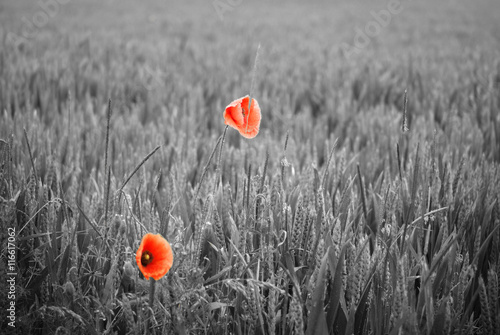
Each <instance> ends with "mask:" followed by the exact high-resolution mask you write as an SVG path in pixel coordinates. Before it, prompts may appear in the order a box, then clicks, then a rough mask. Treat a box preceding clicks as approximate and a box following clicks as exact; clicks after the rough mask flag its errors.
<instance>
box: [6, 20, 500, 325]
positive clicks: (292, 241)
mask: <svg viewBox="0 0 500 335" xmlns="http://www.w3.org/2000/svg"><path fill="white" fill-rule="evenodd" d="M238 27H239V26H238ZM240 28H241V27H239V28H237V29H240ZM177 34H179V35H182V32H181V30H179V31H178V32H177ZM183 38H186V39H188V37H182V36H180V37H179V39H178V42H179V43H178V44H175V43H174V44H173V46H172V47H169V48H168V49H162V48H161V47H158V48H157V49H155V50H154V52H151V51H148V50H146V49H142V48H140V47H134V46H133V43H131V44H132V46H130V45H123V44H120V43H119V42H115V43H113V42H110V41H108V43H102V44H97V45H94V44H93V43H92V41H91V40H90V39H83V40H81V41H78V42H74V41H71V40H66V41H65V40H64V39H61V40H57V39H54V40H53V41H50V42H49V44H48V45H45V46H42V45H39V44H34V45H26V46H23V47H22V48H19V49H18V48H13V47H12V46H10V45H6V44H3V45H2V48H1V49H0V59H1V60H2V62H3V63H2V64H6V63H7V64H9V66H2V67H1V68H0V74H1V80H2V86H1V89H0V107H1V111H2V115H1V117H0V120H1V122H0V139H1V141H0V197H1V198H0V223H1V227H0V228H1V231H3V232H6V231H7V228H8V227H16V232H17V247H18V249H17V264H18V277H17V282H16V293H17V305H16V306H17V316H18V321H17V330H18V331H20V332H21V331H23V332H25V333H30V334H46V333H58V334H101V333H108V334H111V333H117V334H139V333H144V332H146V325H150V327H151V329H150V330H149V331H150V333H154V334H162V333H163V334H174V333H176V334H216V333H218V334H254V333H255V334H289V333H294V334H352V333H355V334H399V333H404V334H407V333H410V334H423V333H436V334H469V333H473V332H474V333H481V334H492V333H494V331H495V330H496V329H498V327H500V317H499V315H500V301H499V291H498V278H499V276H500V259H499V254H500V250H499V245H500V228H499V227H500V204H499V197H500V193H499V190H500V173H499V172H500V171H499V165H498V163H499V162H500V151H499V150H498V149H499V147H500V146H499V145H500V119H499V118H498V109H499V105H500V99H499V98H498V97H499V96H498V94H497V93H498V80H497V79H498V77H499V76H500V72H498V71H499V68H498V64H499V61H500V59H499V58H495V59H494V60H493V62H491V63H487V64H486V65H484V64H481V63H480V62H479V61H477V60H476V59H475V58H474V57H476V56H475V55H474V54H467V53H464V55H462V57H463V58H464V59H468V60H469V61H470V63H471V64H472V65H471V66H472V70H473V71H471V72H470V73H469V72H467V73H465V72H464V71H462V70H461V61H460V60H452V62H451V64H450V65H449V66H451V67H452V68H453V69H454V70H455V71H456V73H457V76H458V77H460V78H461V82H462V83H465V84H464V85H461V84H459V83H455V84H451V85H445V79H444V73H445V72H446V70H445V69H443V68H440V66H439V60H438V59H435V60H434V62H431V63H425V62H424V59H426V58H425V52H422V54H420V55H416V56H415V58H409V59H407V60H404V61H401V60H400V61H399V63H397V60H395V59H389V60H387V61H385V60H379V61H374V60H373V59H374V58H371V56H373V54H372V52H373V50H372V49H367V53H366V55H365V56H362V57H360V58H359V59H357V63H353V62H351V61H349V60H345V59H342V58H341V57H339V56H336V54H334V53H332V51H331V50H329V49H328V48H323V49H321V47H320V46H317V45H316V46H315V47H316V48H318V49H317V51H318V52H316V53H314V54H313V53H305V54H301V53H300V52H298V53H297V55H293V56H292V55H286V54H279V53H277V52H276V51H275V50H274V51H273V48H272V47H271V42H272V41H269V40H266V39H264V40H263V42H262V50H261V52H262V54H261V56H260V60H259V76H257V80H256V82H255V86H254V85H252V87H254V89H253V91H252V96H253V97H255V98H256V99H258V101H259V104H260V106H261V108H262V111H263V120H262V127H261V131H260V134H259V135H258V136H257V137H256V138H254V139H252V140H244V139H243V138H241V137H240V135H239V134H238V133H237V132H236V131H233V130H232V129H227V133H226V134H225V137H224V138H225V143H224V147H223V152H222V154H218V153H219V151H218V150H222V142H221V141H222V138H223V133H224V132H225V129H224V124H223V120H222V110H223V108H224V106H225V105H226V104H227V103H229V102H230V101H232V100H234V98H237V97H239V96H242V95H245V94H246V92H247V90H248V87H249V84H250V82H249V77H248V69H249V68H251V66H252V60H253V57H254V55H255V48H251V47H248V45H246V44H245V45H244V44H235V45H234V46H233V49H230V50H229V51H228V54H227V55H223V56H221V57H222V61H220V60H219V58H218V57H219V56H218V55H219V53H218V52H217V51H216V49H213V48H211V47H210V46H209V44H210V43H209V41H203V43H190V42H189V41H188V42H186V41H184V42H182V41H183ZM4 43H5V42H4ZM215 43H216V44H217V43H218V44H217V46H218V47H220V46H223V45H224V42H222V41H221V39H218V40H217V39H216V42H215ZM276 48H278V51H280V49H279V48H280V46H277V47H276ZM429 53H430V52H429ZM278 56H279V57H282V58H283V59H281V60H280V59H279V57H278ZM155 59H167V61H165V63H166V64H163V65H162V66H159V67H158V68H154V69H155V70H154V71H153V72H154V73H153V75H154V76H156V78H152V77H151V73H150V72H151V71H149V70H150V69H151V67H150V65H148V64H154V62H155ZM331 59H335V61H332V62H330V60H331ZM225 60H227V62H226V63H224V61H225ZM58 62H61V63H64V64H66V65H67V66H65V67H62V66H58V65H57V64H58ZM148 69H149V70H148ZM322 69H323V70H322ZM325 69H326V70H325ZM432 71H434V72H435V73H432ZM148 73H149V74H148ZM284 74H286V76H285V75H284ZM440 74H443V78H442V79H439V75H440ZM436 77H437V79H436ZM484 78H486V81H485V80H484ZM157 79H158V80H159V83H157V84H154V85H152V86H151V85H149V84H150V81H156V80H157ZM145 83H146V84H145ZM406 90H407V98H408V101H407V103H406V101H405V92H406ZM109 99H111V102H110V101H109ZM109 103H110V105H108V104H109ZM111 110H112V113H111ZM404 111H406V119H405V120H406V122H405V124H406V126H407V127H408V129H409V131H403V130H402V129H401V125H402V124H403V114H404ZM148 153H149V154H148ZM146 232H161V233H162V234H163V235H164V236H165V237H166V238H167V240H169V241H170V242H171V245H172V248H173V251H174V264H173V267H172V269H171V270H170V272H169V273H168V274H167V276H166V277H164V278H163V279H161V280H160V281H158V282H157V283H156V290H155V300H156V304H155V305H154V308H153V311H152V312H153V313H150V311H149V310H148V308H149V305H148V293H149V289H150V286H149V285H148V282H147V281H145V280H144V278H143V277H142V275H141V274H140V273H139V271H138V270H137V266H136V264H135V260H134V259H135V250H137V247H138V245H139V242H140V240H141V237H142V236H143V235H144V234H145V233H146ZM1 245H2V262H4V264H6V258H5V255H6V254H5V253H4V252H3V251H4V250H5V248H6V245H7V244H6V235H5V233H3V234H2V235H1ZM1 269H2V270H0V271H3V272H4V273H3V274H5V268H4V267H2V268H1ZM0 290H1V293H2V297H3V296H4V294H5V293H6V288H5V286H3V285H2V286H0ZM2 313H3V314H2V315H1V318H2V322H3V324H2V327H4V325H5V324H4V323H5V320H6V317H5V309H2Z"/></svg>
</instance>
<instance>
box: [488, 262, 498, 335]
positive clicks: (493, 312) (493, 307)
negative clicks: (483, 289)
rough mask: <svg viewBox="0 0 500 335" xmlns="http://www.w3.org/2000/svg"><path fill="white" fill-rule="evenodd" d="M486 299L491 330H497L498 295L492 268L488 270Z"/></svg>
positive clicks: (495, 275)
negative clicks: (487, 300)
mask: <svg viewBox="0 0 500 335" xmlns="http://www.w3.org/2000/svg"><path fill="white" fill-rule="evenodd" d="M487 291H488V299H489V309H490V318H491V322H492V327H493V329H498V327H500V324H499V321H500V309H499V306H498V300H499V299H500V296H499V295H498V294H499V292H498V277H497V274H496V272H495V270H494V269H493V268H490V269H489V270H488V286H487Z"/></svg>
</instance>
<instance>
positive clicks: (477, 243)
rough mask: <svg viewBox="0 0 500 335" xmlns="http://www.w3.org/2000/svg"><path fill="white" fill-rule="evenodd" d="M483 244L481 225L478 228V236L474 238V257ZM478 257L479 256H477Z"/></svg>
mask: <svg viewBox="0 0 500 335" xmlns="http://www.w3.org/2000/svg"><path fill="white" fill-rule="evenodd" d="M480 246H481V226H479V227H478V228H477V231H476V238H475V239H474V258H476V256H477V254H478V252H479V247H480ZM476 259H478V258H476Z"/></svg>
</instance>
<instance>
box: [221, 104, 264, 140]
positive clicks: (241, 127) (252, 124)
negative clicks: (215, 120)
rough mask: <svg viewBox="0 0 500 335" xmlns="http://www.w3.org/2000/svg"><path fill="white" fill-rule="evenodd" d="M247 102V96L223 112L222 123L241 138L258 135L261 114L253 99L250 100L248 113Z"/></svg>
mask: <svg viewBox="0 0 500 335" xmlns="http://www.w3.org/2000/svg"><path fill="white" fill-rule="evenodd" d="M249 101H250V97H249V96H248V95H247V96H244V97H242V98H239V99H237V100H234V101H233V102H231V103H230V104H229V105H228V106H227V107H226V109H225V110H224V123H225V124H226V125H228V126H231V127H233V128H234V129H236V130H238V131H239V133H240V134H241V136H243V137H245V138H254V137H255V136H256V135H257V134H258V133H259V127H260V120H261V113H260V107H259V103H258V102H257V100H255V99H252V103H251V106H250V112H248V102H249Z"/></svg>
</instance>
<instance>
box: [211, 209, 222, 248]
mask: <svg viewBox="0 0 500 335" xmlns="http://www.w3.org/2000/svg"><path fill="white" fill-rule="evenodd" d="M212 218H213V224H214V230H215V237H216V238H217V243H218V244H219V248H222V247H224V246H225V241H224V232H223V230H222V224H221V221H220V218H219V212H218V211H217V207H216V206H214V207H213V214H212Z"/></svg>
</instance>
